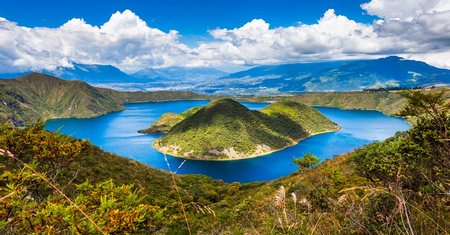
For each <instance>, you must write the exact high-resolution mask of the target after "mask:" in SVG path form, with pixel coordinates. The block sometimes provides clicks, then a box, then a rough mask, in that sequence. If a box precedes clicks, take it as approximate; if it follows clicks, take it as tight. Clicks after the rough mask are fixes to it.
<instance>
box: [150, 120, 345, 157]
mask: <svg viewBox="0 0 450 235" xmlns="http://www.w3.org/2000/svg"><path fill="white" fill-rule="evenodd" d="M341 129H342V127H340V126H337V128H336V129H335V130H330V131H321V132H315V133H312V134H309V135H308V136H306V137H304V138H301V139H298V140H293V141H292V144H290V145H287V146H285V147H283V148H280V149H274V150H271V151H268V152H265V153H261V154H251V155H248V156H246V157H242V158H224V159H198V158H189V157H185V156H181V155H178V154H173V153H167V152H166V151H164V150H162V149H161V147H164V146H158V145H156V143H157V142H158V140H159V139H156V140H155V141H153V143H152V147H153V148H154V149H155V150H156V151H158V152H160V153H162V154H165V155H169V156H171V157H175V158H181V159H187V160H192V161H218V162H221V161H239V160H245V159H252V158H257V157H263V156H266V155H269V154H272V153H275V152H278V151H281V150H283V149H286V148H289V147H292V146H295V145H297V144H299V143H300V142H301V141H303V140H305V139H307V138H309V137H312V136H315V135H320V134H325V133H331V132H336V131H339V130H341Z"/></svg>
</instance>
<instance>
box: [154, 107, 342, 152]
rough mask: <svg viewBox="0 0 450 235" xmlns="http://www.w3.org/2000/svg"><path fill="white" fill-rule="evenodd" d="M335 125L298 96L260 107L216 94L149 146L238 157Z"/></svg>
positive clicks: (263, 150) (288, 144)
mask: <svg viewBox="0 0 450 235" xmlns="http://www.w3.org/2000/svg"><path fill="white" fill-rule="evenodd" d="M338 128H339V127H338V126H337V125H336V124H335V123H333V122H331V121H330V120H328V119H327V118H326V117H324V116H323V115H322V114H321V113H320V112H319V111H317V110H315V109H313V108H311V107H309V106H306V105H303V104H299V103H297V102H292V101H279V102H276V103H274V104H272V105H270V106H268V107H267V108H265V109H263V110H262V111H261V112H259V111H252V110H249V109H248V108H246V107H245V106H243V105H241V104H240V103H238V102H236V101H234V100H231V99H216V100H213V101H211V102H210V103H209V104H208V105H206V106H205V107H204V108H202V109H200V110H198V111H197V112H195V113H194V114H193V115H191V116H189V117H187V118H186V119H184V120H183V121H181V122H180V123H178V124H176V125H175V126H174V127H173V128H172V129H170V131H169V133H168V134H167V135H165V136H163V137H161V138H160V139H158V140H156V141H155V142H154V143H153V146H154V147H155V148H156V149H158V150H159V151H161V152H164V153H168V154H170V155H174V156H178V157H183V158H190V159H201V160H226V159H242V158H248V157H255V156H260V155H264V154H267V153H269V152H272V151H276V150H280V149H282V148H285V147H287V146H291V145H293V144H295V143H297V142H298V141H300V140H301V139H303V138H306V137H308V136H309V135H312V134H317V133H321V132H327V131H335V130H337V129H338Z"/></svg>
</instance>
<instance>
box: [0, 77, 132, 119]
mask: <svg viewBox="0 0 450 235" xmlns="http://www.w3.org/2000/svg"><path fill="white" fill-rule="evenodd" d="M0 100H1V101H2V104H0V113H1V119H3V120H5V119H10V120H12V121H13V122H20V120H22V121H24V120H27V119H28V118H30V119H37V118H43V119H47V118H59V117H93V116H98V115H101V114H105V113H107V112H111V111H117V110H121V109H123V105H122V103H121V102H120V100H118V99H117V98H115V97H113V96H110V95H108V94H105V93H103V92H101V91H99V90H97V89H96V88H94V87H92V86H90V85H88V84H86V83H84V82H81V81H66V80H63V79H60V78H56V77H52V76H50V75H46V74H39V73H31V74H28V75H25V76H22V77H19V78H17V79H6V80H0Z"/></svg>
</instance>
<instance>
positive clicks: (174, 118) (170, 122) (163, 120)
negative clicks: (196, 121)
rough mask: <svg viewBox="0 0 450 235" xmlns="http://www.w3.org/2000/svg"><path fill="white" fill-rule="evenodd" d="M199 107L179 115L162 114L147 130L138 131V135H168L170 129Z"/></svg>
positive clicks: (198, 108)
mask: <svg viewBox="0 0 450 235" xmlns="http://www.w3.org/2000/svg"><path fill="white" fill-rule="evenodd" d="M201 108H202V107H201V106H196V107H193V108H190V109H188V110H186V111H184V112H182V113H180V114H178V113H164V114H163V115H162V116H161V117H160V118H159V119H158V120H156V121H155V122H154V123H153V124H152V125H151V126H150V127H149V128H146V129H143V130H139V131H138V132H139V133H144V134H152V133H153V134H155V133H168V132H169V131H170V129H172V127H174V126H175V125H176V124H178V123H180V122H181V121H183V120H184V119H186V118H187V117H189V116H191V115H192V114H194V113H196V112H197V111H198V110H200V109H201Z"/></svg>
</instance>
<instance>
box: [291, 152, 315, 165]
mask: <svg viewBox="0 0 450 235" xmlns="http://www.w3.org/2000/svg"><path fill="white" fill-rule="evenodd" d="M294 162H295V163H296V164H297V166H298V167H299V169H310V168H312V167H314V166H315V165H317V163H319V162H320V159H319V158H318V157H316V156H315V155H314V154H312V153H306V154H305V155H303V156H302V157H299V158H294Z"/></svg>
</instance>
